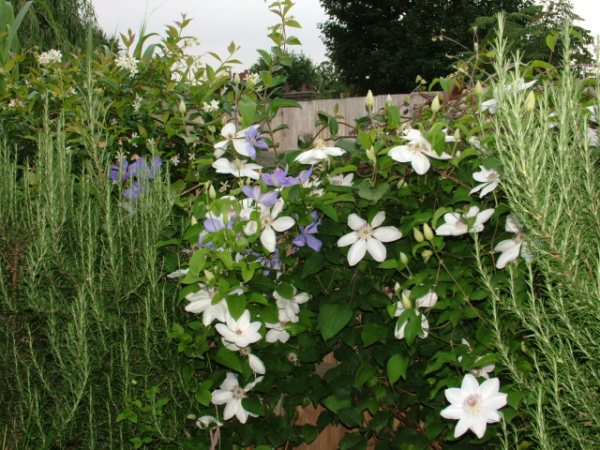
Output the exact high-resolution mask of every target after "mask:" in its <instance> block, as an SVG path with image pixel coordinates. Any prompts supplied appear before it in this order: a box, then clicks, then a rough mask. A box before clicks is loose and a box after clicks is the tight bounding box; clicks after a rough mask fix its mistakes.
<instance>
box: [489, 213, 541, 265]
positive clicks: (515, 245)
mask: <svg viewBox="0 0 600 450" xmlns="http://www.w3.org/2000/svg"><path fill="white" fill-rule="evenodd" d="M505 229H506V231H508V232H509V233H515V236H514V237H513V238H512V239H506V240H504V241H500V242H499V243H498V245H496V246H495V247H494V251H496V252H500V256H499V257H498V259H497V260H496V267H497V268H498V269H503V268H505V267H506V265H507V264H508V263H509V262H511V261H514V260H515V259H517V258H518V257H519V255H521V256H522V257H523V259H525V260H526V261H531V260H532V259H533V256H532V255H531V253H529V251H528V249H527V243H526V242H525V241H524V240H523V234H522V233H523V228H522V227H521V222H519V218H518V217H517V216H516V215H514V214H512V213H511V214H509V215H508V216H507V217H506V225H505Z"/></svg>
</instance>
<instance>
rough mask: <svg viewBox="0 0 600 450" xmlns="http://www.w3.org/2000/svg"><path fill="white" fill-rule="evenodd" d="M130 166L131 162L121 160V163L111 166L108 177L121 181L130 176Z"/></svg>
mask: <svg viewBox="0 0 600 450" xmlns="http://www.w3.org/2000/svg"><path fill="white" fill-rule="evenodd" d="M128 167H129V163H128V162H127V161H124V160H123V161H121V162H120V163H119V165H117V164H113V165H112V166H110V173H109V175H108V177H109V178H110V180H111V181H121V180H126V179H127V178H129V174H128V171H127V168H128Z"/></svg>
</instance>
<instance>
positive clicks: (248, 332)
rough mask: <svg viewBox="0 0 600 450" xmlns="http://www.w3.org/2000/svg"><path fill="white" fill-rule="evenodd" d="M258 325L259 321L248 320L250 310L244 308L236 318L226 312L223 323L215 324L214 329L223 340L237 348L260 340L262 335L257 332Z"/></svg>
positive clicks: (259, 325)
mask: <svg viewBox="0 0 600 450" xmlns="http://www.w3.org/2000/svg"><path fill="white" fill-rule="evenodd" d="M260 327H261V323H260V322H250V311H248V310H245V311H244V312H243V313H242V315H241V316H240V318H239V319H238V320H235V319H234V318H233V317H232V316H231V314H229V312H227V317H226V318H225V323H218V324H217V325H215V329H216V330H217V331H218V332H219V334H220V335H221V336H223V339H225V341H227V342H228V343H231V344H234V345H236V346H238V347H239V348H244V347H247V346H249V345H250V344H253V343H255V342H258V341H260V340H261V339H262V336H261V335H260V333H259V332H258V330H260Z"/></svg>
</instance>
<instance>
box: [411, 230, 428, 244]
mask: <svg viewBox="0 0 600 450" xmlns="http://www.w3.org/2000/svg"><path fill="white" fill-rule="evenodd" d="M413 236H414V238H415V241H417V242H423V241H424V240H425V236H423V233H421V230H419V229H418V228H417V227H414V228H413Z"/></svg>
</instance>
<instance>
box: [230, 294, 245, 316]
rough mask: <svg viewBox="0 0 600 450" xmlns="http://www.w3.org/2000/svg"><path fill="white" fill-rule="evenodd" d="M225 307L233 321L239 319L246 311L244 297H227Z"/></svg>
mask: <svg viewBox="0 0 600 450" xmlns="http://www.w3.org/2000/svg"><path fill="white" fill-rule="evenodd" d="M227 307H228V308H229V313H230V314H231V316H232V317H233V318H234V319H236V320H237V319H239V318H240V316H241V315H242V314H244V311H245V310H246V297H245V296H244V295H228V296H227Z"/></svg>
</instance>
